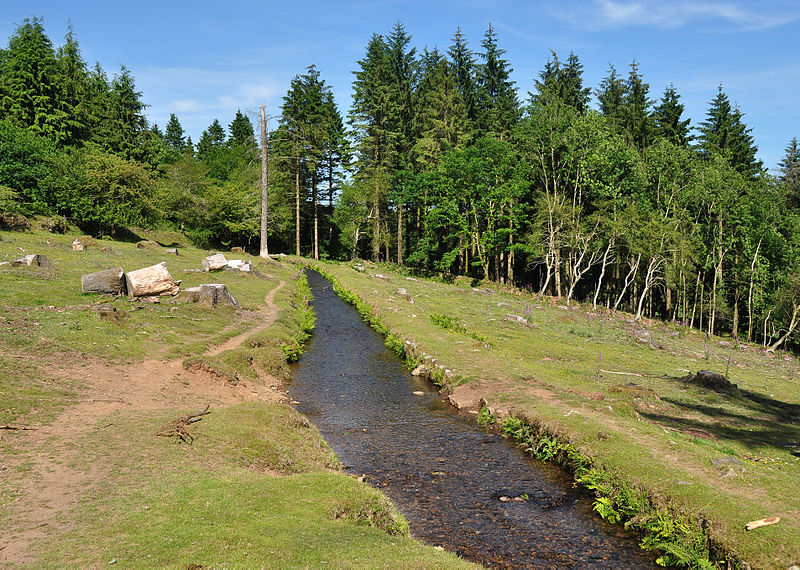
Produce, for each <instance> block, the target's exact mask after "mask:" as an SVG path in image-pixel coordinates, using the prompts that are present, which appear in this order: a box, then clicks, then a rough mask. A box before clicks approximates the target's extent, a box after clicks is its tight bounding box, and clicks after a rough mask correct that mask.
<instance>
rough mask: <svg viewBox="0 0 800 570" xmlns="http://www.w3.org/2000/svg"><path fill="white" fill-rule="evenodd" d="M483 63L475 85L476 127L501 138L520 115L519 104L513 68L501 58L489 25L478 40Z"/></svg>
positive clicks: (501, 51)
mask: <svg viewBox="0 0 800 570" xmlns="http://www.w3.org/2000/svg"><path fill="white" fill-rule="evenodd" d="M481 47H482V48H483V51H482V52H481V53H480V57H481V59H482V60H483V61H482V63H480V64H479V65H478V73H477V85H478V100H477V114H478V127H479V128H480V129H481V130H482V131H484V132H486V133H492V134H494V135H495V136H497V137H498V138H500V139H503V138H504V137H505V136H506V135H507V134H508V133H509V132H510V131H511V129H512V128H513V126H514V125H515V124H516V123H517V121H518V120H519V116H520V111H519V102H518V100H517V93H516V90H515V88H514V81H512V80H511V79H510V74H511V72H512V71H513V69H512V68H511V67H510V66H509V62H508V60H506V59H503V55H504V54H505V53H506V51H505V50H504V49H501V48H500V47H499V46H498V44H497V34H496V33H495V31H494V28H492V25H491V24H489V28H488V29H487V30H486V33H485V34H484V36H483V40H482V41H481Z"/></svg>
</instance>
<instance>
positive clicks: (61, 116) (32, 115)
mask: <svg viewBox="0 0 800 570" xmlns="http://www.w3.org/2000/svg"><path fill="white" fill-rule="evenodd" d="M59 99H60V93H59V84H58V65H57V63H56V56H55V52H54V51H53V45H52V42H51V41H50V38H48V37H47V35H46V34H45V32H44V26H43V25H42V21H41V20H40V19H39V18H33V19H26V20H25V21H24V23H23V24H22V25H21V26H19V27H18V28H17V29H16V31H15V32H14V35H13V36H12V37H11V39H10V40H9V42H8V50H7V51H6V52H5V55H4V57H3V69H2V73H0V118H2V119H8V120H10V121H12V122H13V123H14V124H16V125H18V126H21V127H24V128H27V129H30V130H32V131H33V132H35V133H37V134H40V135H43V136H46V137H48V138H51V139H52V140H54V141H56V142H59V143H60V142H63V141H65V140H66V139H67V138H68V137H69V129H68V126H67V113H65V112H64V111H63V110H62V109H61V106H60V104H59Z"/></svg>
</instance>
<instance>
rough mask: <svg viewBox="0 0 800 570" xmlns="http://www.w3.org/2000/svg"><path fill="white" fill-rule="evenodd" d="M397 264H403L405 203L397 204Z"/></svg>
mask: <svg viewBox="0 0 800 570" xmlns="http://www.w3.org/2000/svg"><path fill="white" fill-rule="evenodd" d="M397 265H403V204H402V203H400V204H397Z"/></svg>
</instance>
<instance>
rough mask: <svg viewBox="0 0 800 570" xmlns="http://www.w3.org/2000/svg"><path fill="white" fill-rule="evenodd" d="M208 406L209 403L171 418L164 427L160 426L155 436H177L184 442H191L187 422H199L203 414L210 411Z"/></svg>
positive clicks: (192, 438) (192, 437) (191, 438)
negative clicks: (194, 410) (181, 415)
mask: <svg viewBox="0 0 800 570" xmlns="http://www.w3.org/2000/svg"><path fill="white" fill-rule="evenodd" d="M209 406H210V404H207V405H206V407H205V408H203V409H202V410H200V411H197V412H195V413H193V414H189V415H188V416H184V417H182V418H178V419H177V420H173V421H172V422H170V423H169V424H167V425H166V426H165V427H164V428H162V429H161V431H159V432H158V433H157V434H156V436H161V437H177V438H178V439H179V440H180V441H182V442H184V443H192V442H193V441H194V436H193V435H192V434H191V433H189V429H188V426H189V424H193V423H195V422H199V421H200V420H202V419H203V416H204V415H206V414H208V413H210V412H209V411H208V408H209Z"/></svg>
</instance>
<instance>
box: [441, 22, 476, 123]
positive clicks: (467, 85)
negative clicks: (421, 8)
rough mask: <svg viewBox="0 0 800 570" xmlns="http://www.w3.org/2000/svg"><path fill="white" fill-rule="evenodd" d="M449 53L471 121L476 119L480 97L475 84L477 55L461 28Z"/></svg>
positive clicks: (457, 83)
mask: <svg viewBox="0 0 800 570" xmlns="http://www.w3.org/2000/svg"><path fill="white" fill-rule="evenodd" d="M447 54H448V55H449V56H450V61H451V62H452V64H453V71H454V73H455V77H456V85H457V86H458V91H459V93H460V94H461V99H462V101H463V102H464V107H465V109H466V112H467V117H468V118H469V120H470V121H474V120H475V119H476V116H477V115H476V111H477V109H476V105H477V98H478V93H477V86H476V84H475V81H476V78H475V73H476V66H475V55H474V54H473V53H472V51H471V50H470V49H469V46H468V44H467V40H466V39H465V38H464V34H462V33H461V28H458V29H457V30H456V35H455V36H454V37H453V44H452V45H451V46H450V49H449V50H448V51H447Z"/></svg>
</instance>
